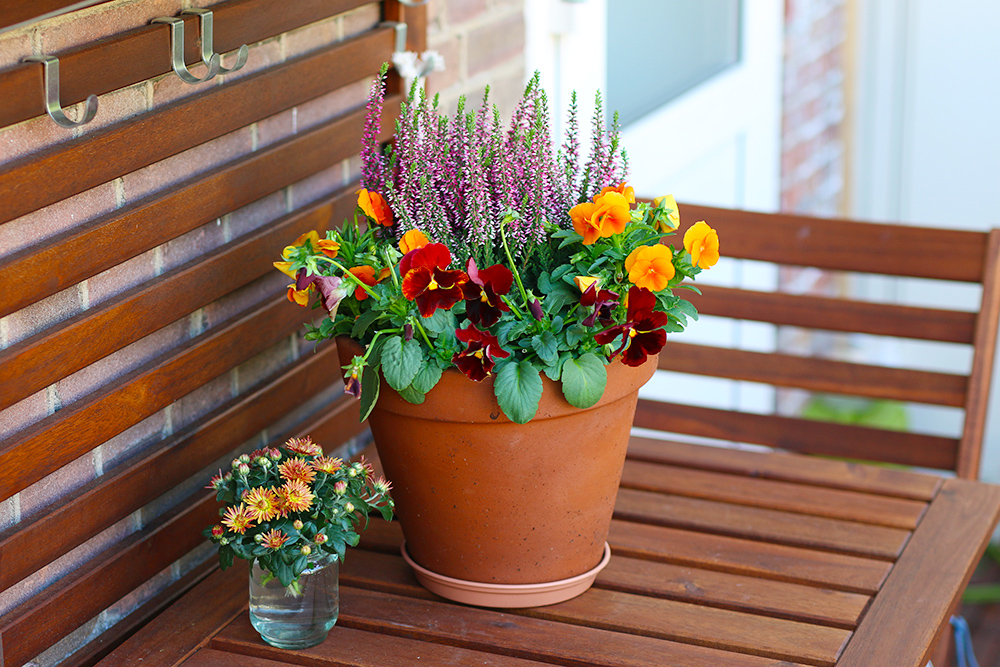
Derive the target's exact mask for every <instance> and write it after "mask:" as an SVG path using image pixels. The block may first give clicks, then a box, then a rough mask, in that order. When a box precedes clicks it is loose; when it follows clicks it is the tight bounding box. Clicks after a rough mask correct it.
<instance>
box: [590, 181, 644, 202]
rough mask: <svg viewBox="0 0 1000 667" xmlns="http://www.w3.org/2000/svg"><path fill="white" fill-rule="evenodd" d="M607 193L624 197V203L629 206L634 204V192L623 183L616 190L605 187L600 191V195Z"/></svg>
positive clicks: (629, 186)
mask: <svg viewBox="0 0 1000 667" xmlns="http://www.w3.org/2000/svg"><path fill="white" fill-rule="evenodd" d="M609 192H617V193H618V194H620V195H622V196H623V197H625V201H627V202H628V203H629V204H634V203H635V190H633V189H632V186H631V185H626V184H625V183H622V184H621V185H619V186H618V187H616V188H613V187H607V188H604V189H603V190H601V194H602V195H606V194H607V193H609ZM598 196H600V195H598Z"/></svg>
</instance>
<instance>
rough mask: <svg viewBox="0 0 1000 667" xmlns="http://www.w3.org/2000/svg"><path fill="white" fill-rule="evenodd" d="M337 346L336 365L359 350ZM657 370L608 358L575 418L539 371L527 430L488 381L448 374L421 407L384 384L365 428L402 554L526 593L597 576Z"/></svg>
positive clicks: (652, 363) (450, 574) (435, 568)
mask: <svg viewBox="0 0 1000 667" xmlns="http://www.w3.org/2000/svg"><path fill="white" fill-rule="evenodd" d="M338 347H339V348H340V356H341V363H342V364H347V363H349V361H350V359H351V357H352V356H353V355H354V354H355V353H356V352H358V351H359V349H360V346H358V344H357V343H356V342H354V341H351V340H347V339H338ZM655 369H656V358H655V357H651V358H650V359H649V360H647V362H646V363H645V364H643V365H642V366H641V367H639V368H631V367H628V366H625V365H624V364H622V363H621V362H620V361H618V360H615V361H614V362H613V363H611V364H610V365H609V366H608V367H607V370H608V383H607V387H606V389H605V391H604V396H603V397H602V398H601V400H600V401H599V402H598V403H597V404H596V405H594V406H593V407H591V408H587V409H582V410H581V409H579V408H575V407H573V406H571V405H570V404H569V403H567V402H566V400H565V399H564V398H563V395H562V390H561V387H560V385H559V384H558V383H556V382H553V381H551V380H549V379H548V378H547V377H545V376H544V375H543V376H542V381H543V383H544V393H543V395H542V400H541V404H540V406H539V409H538V413H537V415H536V416H535V418H534V419H532V420H531V421H530V422H529V423H527V424H523V425H522V424H515V423H513V422H511V421H510V420H509V419H507V417H506V416H505V415H504V414H503V412H502V411H501V410H500V407H499V406H498V405H497V401H496V398H495V396H494V394H493V379H492V378H487V380H485V381H484V382H481V383H477V382H473V381H471V380H469V379H468V378H467V377H466V376H465V375H463V374H462V373H461V372H459V371H458V370H456V369H450V370H448V371H445V373H444V374H443V376H442V377H441V381H440V382H439V383H438V385H437V386H436V387H434V389H432V390H431V391H430V392H429V393H428V394H427V397H426V399H425V401H424V402H423V403H422V404H420V405H413V404H410V403H408V402H406V401H405V400H403V399H402V398H401V397H400V396H399V394H398V393H396V392H395V391H393V390H392V389H391V388H390V387H389V386H388V385H387V384H386V382H385V380H384V379H383V380H382V386H381V388H380V394H379V400H378V403H377V405H376V406H375V409H374V410H373V412H372V414H371V417H370V419H369V421H370V424H371V429H372V434H373V436H374V439H375V445H376V448H377V449H378V453H379V457H380V459H381V461H382V465H383V467H384V468H385V473H386V476H387V477H388V478H389V479H390V480H392V483H393V491H392V496H393V498H394V500H395V501H396V513H397V516H398V519H399V522H400V524H401V525H402V529H403V535H404V537H405V539H406V551H407V552H408V555H409V557H410V558H412V560H413V561H415V562H416V564H418V565H420V566H422V567H423V568H425V569H426V570H429V571H431V572H432V573H437V574H439V575H443V578H444V579H447V578H452V579H458V580H463V581H464V582H481V583H484V584H488V585H493V586H495V585H515V587H516V586H517V585H522V588H525V590H526V591H527V590H528V589H529V588H530V587H524V586H523V585H525V584H545V583H547V582H557V581H560V580H566V579H571V578H574V577H577V576H578V575H581V574H584V573H587V572H588V571H591V570H594V568H595V567H596V566H597V565H598V564H599V563H601V562H602V559H603V557H604V549H605V541H606V539H607V535H608V529H609V527H610V525H611V514H612V511H613V509H614V503H615V498H616V495H617V492H618V484H619V482H620V480H621V471H622V467H623V466H624V462H625V451H626V448H627V446H628V439H629V430H630V428H631V425H632V419H633V417H634V416H635V407H636V400H637V396H638V390H639V388H640V387H641V386H642V385H643V384H645V383H646V381H647V380H649V378H650V377H652V375H653V371H654V370H655ZM417 572H418V575H419V574H420V571H419V570H418V571H417ZM594 576H596V571H594ZM421 579H423V577H421ZM592 579H593V577H591V581H592ZM422 583H425V582H423V581H422ZM425 585H426V583H425ZM587 585H588V586H589V582H587ZM486 588H487V589H489V588H490V587H489V586H487V587H486ZM515 590H517V589H516V588H515ZM583 590H586V586H584V587H583V589H582V590H579V591H577V592H576V593H574V594H579V593H580V592H583ZM435 592H438V593H439V594H440V593H441V591H440V590H435ZM444 594H445V595H446V596H448V595H447V593H444ZM572 596H573V595H572V594H568V595H563V597H562V598H558V595H557V596H556V597H557V598H558V599H552V600H550V601H547V602H538V601H537V600H538V598H531V600H532V602H531V603H529V604H527V605H526V604H518V603H517V602H516V600H514V601H513V602H512V603H511V604H506V605H502V604H496V603H493V602H490V601H487V602H475V601H473V600H469V599H462V600H461V601H463V602H470V601H471V602H473V603H479V604H485V605H488V606H531V605H533V604H540V603H543V604H544V603H551V602H556V601H559V599H567V598H568V597H572ZM448 597H451V596H448ZM456 599H457V598H456Z"/></svg>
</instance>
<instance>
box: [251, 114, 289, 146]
mask: <svg viewBox="0 0 1000 667" xmlns="http://www.w3.org/2000/svg"><path fill="white" fill-rule="evenodd" d="M297 114H298V111H297V110H296V109H287V110H285V111H282V112H281V113H279V114H275V115H273V116H268V117H267V118H265V119H264V120H261V121H258V122H257V150H260V149H262V148H265V147H266V146H270V145H271V144H273V143H275V142H277V141H280V140H282V139H285V138H286V137H289V136H291V135H292V134H294V133H295V129H296V116H297Z"/></svg>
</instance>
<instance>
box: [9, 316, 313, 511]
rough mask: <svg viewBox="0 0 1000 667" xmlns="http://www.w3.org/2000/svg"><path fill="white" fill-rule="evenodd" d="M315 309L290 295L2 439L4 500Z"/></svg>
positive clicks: (276, 336) (243, 356)
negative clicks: (292, 300)
mask: <svg viewBox="0 0 1000 667" xmlns="http://www.w3.org/2000/svg"><path fill="white" fill-rule="evenodd" d="M311 315H312V311H310V310H308V309H305V308H299V307H297V306H294V305H292V304H290V303H288V302H287V300H285V298H284V297H283V296H282V297H280V298H278V299H276V300H274V301H272V302H270V303H268V304H267V305H265V306H263V307H261V308H260V309H258V310H254V311H253V312H250V313H248V314H242V315H238V316H236V317H234V318H232V319H231V320H229V321H228V323H226V324H224V325H220V326H219V327H216V328H213V329H210V330H209V331H206V332H205V333H203V334H201V335H199V336H197V337H195V338H193V339H191V340H190V341H188V342H187V343H185V344H184V345H182V346H181V347H180V348H178V349H175V350H172V351H170V352H168V353H167V354H165V355H163V356H162V357H160V358H158V359H155V360H153V361H152V362H150V363H148V364H146V365H144V366H142V367H140V368H138V369H136V370H135V371H132V372H131V373H128V374H127V375H125V376H124V377H121V378H119V379H117V380H116V381H115V382H112V383H110V384H108V385H106V386H105V387H102V388H101V389H99V390H97V391H95V392H92V393H91V394H89V395H88V396H87V397H86V398H83V399H80V400H79V401H76V402H74V403H72V404H70V405H68V406H66V407H64V408H63V409H62V410H60V411H59V412H56V413H55V414H53V415H50V416H49V417H46V418H45V419H43V420H41V421H40V422H38V423H37V424H34V425H33V426H30V427H28V428H26V429H24V430H23V431H20V432H18V433H16V434H15V435H13V436H11V437H9V438H7V439H5V440H3V441H0V499H6V498H9V497H10V496H11V495H13V494H14V493H17V492H18V491H20V490H21V489H24V488H26V487H27V486H28V485H29V484H33V483H34V482H37V481H38V480H40V479H42V478H43V477H45V476H46V475H48V474H49V473H52V472H55V471H56V470H58V469H59V468H60V467H61V466H63V465H65V464H67V463H69V462H70V461H72V460H73V459H75V458H77V457H78V456H81V455H83V454H85V453H86V452H88V451H90V450H91V449H93V448H94V447H96V446H97V445H99V444H101V443H102V442H105V441H107V440H108V439H110V438H112V437H114V436H115V435H117V434H119V433H121V432H122V431H124V430H125V429H127V428H129V427H131V426H133V425H134V424H137V423H139V422H140V421H142V420H143V419H145V418H146V417H148V416H150V415H152V414H154V413H155V412H157V411H158V410H160V409H162V408H164V407H166V406H167V405H169V404H170V403H173V402H174V401H176V400H177V399H179V398H181V397H182V396H184V395H186V394H187V393H189V392H191V391H193V390H195V389H197V388H198V387H200V386H201V385H202V384H204V383H205V382H208V381H209V380H211V379H213V378H215V377H218V376H219V375H220V374H221V373H224V372H225V371H227V370H229V369H230V368H232V367H234V366H236V365H238V364H240V363H242V362H243V361H246V360H247V359H249V358H251V357H253V356H254V355H255V354H256V353H258V352H261V351H263V350H265V349H266V348H267V347H269V346H270V345H272V344H274V343H276V342H278V341H279V340H280V339H281V338H283V337H284V336H286V335H288V334H290V333H291V332H293V331H295V330H297V329H298V328H299V327H300V326H301V324H302V322H303V321H304V320H305V319H308V318H309V317H311Z"/></svg>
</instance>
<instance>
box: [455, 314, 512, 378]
mask: <svg viewBox="0 0 1000 667" xmlns="http://www.w3.org/2000/svg"><path fill="white" fill-rule="evenodd" d="M455 338H457V339H458V340H460V341H462V342H463V343H465V345H466V347H465V349H464V350H462V351H461V352H459V353H458V354H456V355H455V356H454V357H452V358H451V360H452V362H453V363H454V364H455V365H456V366H458V370H460V371H462V372H463V373H465V374H466V375H467V376H468V377H469V379H470V380H474V381H475V382H482V381H483V380H485V379H486V378H487V377H489V375H490V373H492V372H493V367H494V366H496V362H495V361H494V359H506V358H507V357H509V356H510V352H508V351H507V350H505V349H503V348H502V347H500V341H498V340H497V339H496V336H491V335H490V334H489V332H486V331H480V330H479V329H477V328H476V327H475V326H474V325H472V324H470V325H469V326H468V328H466V329H458V330H457V331H455Z"/></svg>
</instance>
